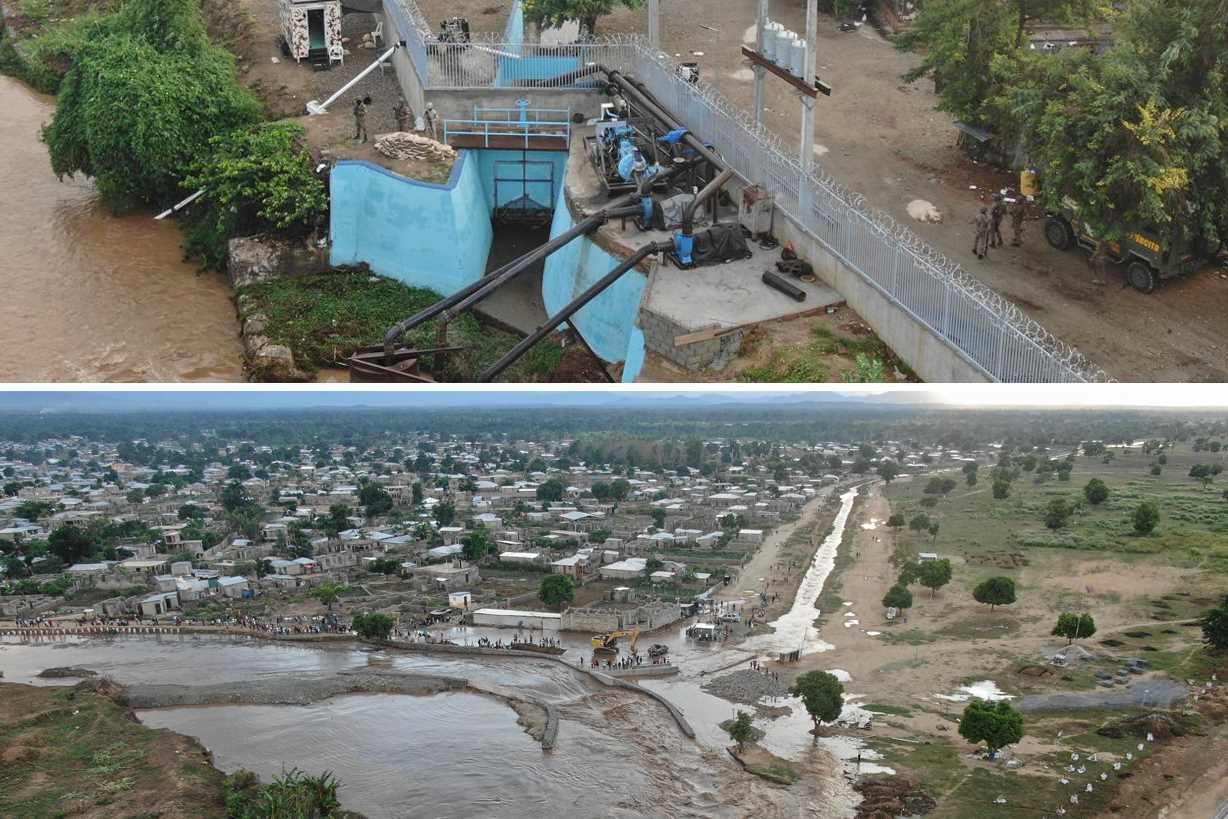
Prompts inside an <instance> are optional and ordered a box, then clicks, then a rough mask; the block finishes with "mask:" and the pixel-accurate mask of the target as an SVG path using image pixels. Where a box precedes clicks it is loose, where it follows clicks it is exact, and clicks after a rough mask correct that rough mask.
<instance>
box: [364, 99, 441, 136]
mask: <svg viewBox="0 0 1228 819" xmlns="http://www.w3.org/2000/svg"><path fill="white" fill-rule="evenodd" d="M370 107H371V98H370V97H355V98H354V139H356V140H358V141H359V142H366V141H367V140H368V138H369V135H368V133H367V109H368V108H370ZM392 116H393V118H394V119H396V123H397V130H398V131H401V132H409V131H413V130H414V110H413V109H412V108H410V107H409V103H408V102H406V101H405V99H404V98H401V99H399V100H397V104H396V105H394V106H393V107H392ZM423 118H424V120H425V122H426V128H427V130H429V131H430V132H431V138H432V139H439V125H438V122H439V114H438V113H437V112H436V111H435V106H434V105H432V104H431V103H429V102H428V103H427V104H426V110H425V111H424V112H423Z"/></svg>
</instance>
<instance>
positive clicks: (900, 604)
mask: <svg viewBox="0 0 1228 819" xmlns="http://www.w3.org/2000/svg"><path fill="white" fill-rule="evenodd" d="M883 608H888V609H891V608H895V609H911V608H912V592H910V591H909V590H908V589H907V588H906V587H904V586H901V585H899V584H898V583H897V584H896V585H894V586H892V587H891V588H890V589H888V590H887V593H886V594H885V595H883Z"/></svg>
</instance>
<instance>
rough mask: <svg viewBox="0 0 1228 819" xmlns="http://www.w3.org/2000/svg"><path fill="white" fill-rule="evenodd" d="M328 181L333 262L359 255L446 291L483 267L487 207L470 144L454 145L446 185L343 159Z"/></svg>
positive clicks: (384, 271)
mask: <svg viewBox="0 0 1228 819" xmlns="http://www.w3.org/2000/svg"><path fill="white" fill-rule="evenodd" d="M330 186H331V191H332V207H331V210H330V217H329V218H330V222H331V224H330V234H331V237H332V257H331V262H332V264H334V265H354V264H359V263H361V262H366V263H367V264H368V265H370V267H371V269H372V270H373V271H374V272H376V273H379V274H381V275H384V276H388V277H390V278H394V279H397V280H399V281H402V282H404V283H405V284H408V285H412V286H414V287H425V288H429V289H431V290H434V291H435V292H437V293H440V294H442V295H445V296H447V295H451V294H452V293H455V292H456V291H457V290H460V289H461V288H462V287H465V286H466V285H468V284H472V283H473V282H475V281H477V280H478V279H480V278H481V277H482V275H483V274H484V273H485V272H486V258H487V256H488V255H489V253H490V243H491V239H492V237H493V232H492V229H491V225H490V207H489V204H488V201H489V200H488V199H487V196H486V191H485V187H484V186H483V184H482V179H481V168H480V167H479V163H478V162H477V161H476V160H475V159H474V158H473V157H472V156H471V155H470V154H469V152H466V151H462V152H461V154H460V158H459V159H458V160H457V162H456V164H455V165H454V166H453V167H452V176H451V178H450V179H449V180H448V182H447V184H446V185H435V184H431V183H429V182H419V181H417V180H413V179H407V178H405V177H403V176H398V175H397V174H395V173H392V172H391V171H388V170H385V169H384V168H381V167H379V166H378V165H374V164H372V163H370V162H362V161H344V162H339V163H337V165H336V166H335V167H334V168H333V170H332V174H331V178H330Z"/></svg>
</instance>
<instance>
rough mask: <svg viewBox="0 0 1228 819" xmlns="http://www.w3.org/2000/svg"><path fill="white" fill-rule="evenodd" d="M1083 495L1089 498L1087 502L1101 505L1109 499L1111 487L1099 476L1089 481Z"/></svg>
mask: <svg viewBox="0 0 1228 819" xmlns="http://www.w3.org/2000/svg"><path fill="white" fill-rule="evenodd" d="M1083 497H1085V498H1087V502H1088V503H1090V504H1091V505H1092V506H1099V505H1100V504H1102V503H1104V502H1105V501H1106V500H1108V499H1109V488H1108V486H1106V485H1105V483H1104V481H1102V480H1100V479H1099V478H1092V479H1091V480H1090V481H1088V482H1087V486H1084V487H1083Z"/></svg>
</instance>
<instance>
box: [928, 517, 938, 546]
mask: <svg viewBox="0 0 1228 819" xmlns="http://www.w3.org/2000/svg"><path fill="white" fill-rule="evenodd" d="M926 528H927V529H928V530H929V533H930V545H931V546H932V545H933V544H935V543H937V542H938V530H939V529H940V528H941V527H940V525H939V523H938V521H936V520H932V521H930V525H929V526H927V527H926Z"/></svg>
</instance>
